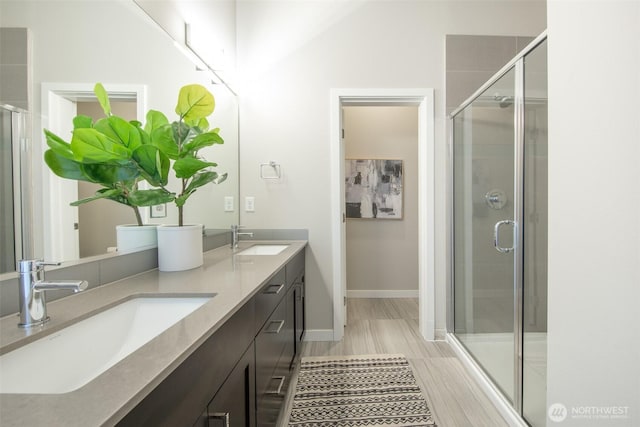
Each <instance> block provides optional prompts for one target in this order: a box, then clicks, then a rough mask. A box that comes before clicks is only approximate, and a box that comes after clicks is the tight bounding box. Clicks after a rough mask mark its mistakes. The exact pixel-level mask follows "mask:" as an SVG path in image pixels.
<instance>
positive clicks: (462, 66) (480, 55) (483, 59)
mask: <svg viewBox="0 0 640 427" xmlns="http://www.w3.org/2000/svg"><path fill="white" fill-rule="evenodd" d="M533 39H534V37H521V36H517V37H516V36H473V35H458V34H456V35H447V36H446V60H445V61H446V80H447V81H446V90H447V92H446V102H447V114H449V113H451V112H452V111H453V110H455V109H456V108H457V107H458V106H459V105H460V104H462V103H463V102H464V101H465V100H466V99H467V98H468V97H470V96H471V95H472V94H473V93H474V92H475V91H476V90H477V89H478V88H480V86H482V85H483V84H484V83H485V82H486V81H487V80H489V79H490V78H491V76H493V75H494V74H495V73H496V72H497V71H498V70H500V68H502V67H503V66H504V65H505V64H506V63H507V62H509V61H510V60H511V59H512V58H513V57H514V56H516V54H517V53H518V52H520V51H521V50H522V49H524V48H525V47H526V46H527V45H528V44H529V43H531V41H533Z"/></svg>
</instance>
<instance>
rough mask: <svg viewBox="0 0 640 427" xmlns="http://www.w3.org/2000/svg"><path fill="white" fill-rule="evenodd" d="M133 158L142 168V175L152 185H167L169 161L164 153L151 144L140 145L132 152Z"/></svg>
mask: <svg viewBox="0 0 640 427" xmlns="http://www.w3.org/2000/svg"><path fill="white" fill-rule="evenodd" d="M133 159H134V160H135V161H136V163H137V164H138V166H140V168H141V169H142V171H143V172H142V175H143V176H144V178H145V179H146V180H147V181H149V183H150V184H151V185H153V186H157V187H159V186H164V185H167V182H168V180H169V167H170V161H169V157H167V155H166V154H164V153H162V152H161V151H160V150H159V149H158V148H157V147H155V146H153V145H141V146H140V147H138V148H137V149H136V150H135V151H134V152H133Z"/></svg>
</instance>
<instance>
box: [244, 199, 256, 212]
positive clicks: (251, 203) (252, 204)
mask: <svg viewBox="0 0 640 427" xmlns="http://www.w3.org/2000/svg"><path fill="white" fill-rule="evenodd" d="M244 210H245V212H255V210H256V198H255V197H253V196H248V197H245V198H244Z"/></svg>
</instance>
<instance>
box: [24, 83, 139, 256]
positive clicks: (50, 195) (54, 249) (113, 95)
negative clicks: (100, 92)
mask: <svg viewBox="0 0 640 427" xmlns="http://www.w3.org/2000/svg"><path fill="white" fill-rule="evenodd" d="M105 88H108V89H107V94H108V95H109V98H110V99H111V100H113V101H118V100H130V99H135V100H136V103H137V105H136V115H137V117H138V119H139V120H142V119H143V118H144V114H145V111H146V110H147V86H146V85H143V84H109V83H108V84H105ZM93 89H94V84H93V83H58V82H47V83H42V89H41V93H40V95H41V104H40V107H41V108H40V109H41V114H42V121H41V123H40V127H41V129H40V133H39V135H41V138H42V139H41V143H40V144H39V145H38V144H36V145H35V147H36V151H37V152H36V153H35V158H40V159H42V158H43V157H44V152H45V151H46V150H47V149H48V146H47V141H46V138H44V136H43V135H44V133H43V132H44V129H48V130H51V131H52V132H53V133H57V134H60V130H59V129H60V128H61V127H62V125H69V124H70V123H71V120H72V119H73V117H68V116H67V115H66V114H63V115H60V114H56V106H57V105H59V103H60V102H61V101H63V100H66V101H71V102H78V101H81V100H97V98H96V96H95V93H94V91H93ZM39 167H40V168H41V171H42V172H41V182H42V188H43V189H46V190H45V191H42V194H40V195H38V194H34V197H35V198H37V199H39V200H41V201H42V207H43V210H44V211H47V212H49V215H48V218H45V217H44V216H43V217H42V218H41V221H37V223H38V224H42V227H43V229H42V230H40V231H39V232H37V233H38V234H39V235H41V236H43V240H44V241H43V248H42V253H43V256H44V258H45V259H46V260H49V261H62V260H65V261H67V259H64V258H61V255H62V252H63V249H62V248H63V247H65V246H68V243H67V242H66V240H68V239H69V238H70V237H68V235H65V234H64V233H62V230H65V229H66V227H65V226H64V221H65V219H64V218H62V217H61V215H58V214H57V213H58V212H60V210H61V208H62V206H61V205H62V202H61V200H62V199H61V197H60V194H61V193H63V192H64V191H65V189H64V188H65V184H67V183H66V182H65V181H67V180H64V179H62V178H58V177H56V176H55V175H54V174H53V172H51V171H50V170H49V168H48V167H46V165H45V164H44V162H42V163H41V164H40V166H39ZM72 185H75V186H76V188H77V184H72ZM36 188H37V186H36ZM45 230H47V232H46V233H45V232H44V231H45ZM73 239H75V240H76V242H75V246H76V248H77V247H78V244H77V240H78V234H77V233H75V234H74V237H73Z"/></svg>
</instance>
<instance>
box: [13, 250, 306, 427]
mask: <svg viewBox="0 0 640 427" xmlns="http://www.w3.org/2000/svg"><path fill="white" fill-rule="evenodd" d="M260 243H271V242H243V243H241V246H240V248H238V249H236V250H232V249H230V248H229V247H228V246H225V247H221V248H218V249H214V250H212V251H209V252H207V253H205V260H204V265H203V266H202V267H199V268H196V269H193V270H189V271H184V272H177V273H163V272H159V271H157V270H152V271H149V272H145V273H142V274H139V275H136V276H133V277H129V278H126V279H123V280H120V281H118V282H114V283H111V284H107V285H103V286H100V287H98V288H94V289H91V290H89V291H86V292H83V293H79V294H76V295H74V296H72V297H69V298H64V299H61V300H58V301H54V302H52V303H49V307H48V310H49V314H50V316H51V321H50V322H48V323H47V324H46V325H45V326H43V327H40V328H37V329H35V330H32V331H28V330H23V329H19V328H18V327H17V322H16V321H17V317H14V316H7V317H4V318H2V319H0V328H1V329H0V332H1V333H2V336H1V338H0V340H1V347H0V352H1V353H2V354H5V353H8V352H10V351H12V350H14V349H16V348H19V347H22V346H24V345H28V344H29V343H31V342H32V341H35V340H38V339H40V338H42V337H45V336H46V337H50V339H53V338H55V337H56V335H57V334H59V333H60V331H64V330H65V328H67V327H68V326H69V325H71V324H74V323H76V322H77V321H78V320H81V319H85V318H89V317H93V316H94V315H95V314H96V313H99V312H102V311H103V310H104V309H105V308H110V307H114V306H118V305H119V304H121V303H122V301H127V300H131V299H136V298H148V297H154V298H190V297H197V298H202V297H208V298H210V299H209V300H208V301H207V302H206V303H204V304H203V305H201V306H199V308H197V309H195V310H194V311H192V312H191V313H190V314H188V315H186V316H185V317H183V318H182V319H181V320H179V321H178V322H177V323H175V324H173V325H172V326H170V327H168V328H167V329H166V330H164V331H163V332H161V333H160V334H159V335H157V336H156V337H155V338H153V339H151V340H150V341H148V342H147V343H146V344H144V345H142V346H141V347H140V348H138V349H137V350H135V351H133V352H132V353H130V354H129V355H128V356H126V357H124V358H123V359H122V360H120V361H118V362H117V363H115V364H114V365H113V366H111V367H110V368H108V369H107V370H106V371H104V372H103V373H101V374H99V375H97V376H96V377H95V378H94V379H92V380H90V381H89V382H88V383H86V384H85V385H83V386H81V387H80V388H77V389H75V390H73V391H69V392H64V393H57V394H54V393H38V392H30V393H6V394H0V424H1V425H2V426H14V425H15V426H18V425H19V426H24V425H37V424H42V422H45V423H46V424H47V425H52V426H53V425H64V426H89V425H91V426H94V425H95V426H98V425H122V426H142V425H152V426H162V425H166V426H181V425H184V426H193V425H197V426H203V427H204V426H247V425H248V426H256V425H257V426H274V425H276V422H277V420H278V417H279V416H281V415H282V407H283V403H284V398H285V395H286V391H287V388H288V385H289V381H290V376H291V373H292V369H293V367H294V365H295V362H296V360H297V358H298V356H299V353H300V348H301V343H302V339H303V337H304V331H305V323H304V310H305V308H304V307H305V300H304V291H305V268H304V266H305V254H304V248H305V246H306V241H286V242H282V241H278V244H284V245H286V247H284V248H280V252H279V253H276V254H267V255H262V254H260V252H261V251H260V250H258V249H260V248H257V247H256V246H257V245H259V244H260ZM250 247H255V249H252V250H249V251H247V252H246V253H244V254H243V253H242V251H245V250H246V249H249V248H250ZM114 327H116V326H115V325H114ZM82 351H83V350H82V349H81V345H80V344H78V352H82ZM80 356H81V357H82V354H81V355H80ZM41 363H42V364H44V365H45V366H47V369H50V370H56V369H57V368H56V366H55V363H51V361H50V360H48V358H47V354H42V357H41ZM79 363H80V364H82V361H80V362H79ZM47 364H49V365H47Z"/></svg>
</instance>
